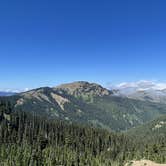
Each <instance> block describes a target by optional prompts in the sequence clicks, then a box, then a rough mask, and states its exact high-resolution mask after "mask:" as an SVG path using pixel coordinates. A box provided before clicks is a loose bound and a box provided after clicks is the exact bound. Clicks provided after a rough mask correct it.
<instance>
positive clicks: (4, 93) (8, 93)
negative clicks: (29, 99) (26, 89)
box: [0, 91, 16, 96]
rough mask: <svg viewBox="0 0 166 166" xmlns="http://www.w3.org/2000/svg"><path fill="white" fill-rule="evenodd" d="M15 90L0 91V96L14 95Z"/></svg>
mask: <svg viewBox="0 0 166 166" xmlns="http://www.w3.org/2000/svg"><path fill="white" fill-rule="evenodd" d="M15 94H16V93H15V92H2V91H0V96H12V95H15Z"/></svg>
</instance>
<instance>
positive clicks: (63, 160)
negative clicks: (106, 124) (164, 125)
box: [0, 101, 166, 166]
mask: <svg viewBox="0 0 166 166" xmlns="http://www.w3.org/2000/svg"><path fill="white" fill-rule="evenodd" d="M12 107H13V106H12V105H11V104H10V103H9V102H6V101H1V102H0V165H1V166H47V165H48V166H54V165H55V166H56V165H57V166H111V165H113V166H116V165H117V166H118V165H124V163H125V162H126V161H127V160H132V159H141V158H147V159H151V160H155V161H157V162H166V153H165V152H166V151H165V147H166V138H165V137H158V139H157V140H156V141H151V142H149V141H146V138H145V140H139V139H138V140H137V139H136V138H135V139H133V137H131V138H130V137H128V136H125V135H123V134H115V133H109V132H107V131H105V130H99V129H94V128H91V127H85V126H79V125H74V124H67V123H65V122H61V121H57V120H56V121H55V120H47V119H45V118H44V117H38V116H36V115H35V114H28V113H25V112H23V111H12V110H13V108H12Z"/></svg>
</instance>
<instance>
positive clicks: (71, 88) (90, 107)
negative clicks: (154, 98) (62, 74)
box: [8, 81, 166, 131]
mask: <svg viewBox="0 0 166 166" xmlns="http://www.w3.org/2000/svg"><path fill="white" fill-rule="evenodd" d="M8 99H10V100H13V101H14V108H15V109H16V110H18V109H21V110H23V111H31V112H34V113H35V114H38V115H41V116H48V117H49V118H57V119H61V120H66V121H68V122H70V123H72V122H77V123H83V124H89V125H93V126H96V127H101V128H105V129H108V130H115V131H122V130H127V129H130V128H132V127H135V126H138V125H140V124H144V123H145V122H148V121H150V120H152V119H155V118H157V117H159V116H161V115H164V114H166V105H165V104H158V103H151V102H148V101H140V100H134V99H129V98H124V97H119V96H115V95H114V92H113V91H110V90H107V89H105V88H103V87H102V86H100V85H98V84H94V83H88V82H83V81H80V82H74V83H70V84H64V85H60V86H57V87H53V88H50V87H43V88H38V89H34V90H31V91H28V92H24V93H21V94H18V95H16V96H12V97H9V98H8Z"/></svg>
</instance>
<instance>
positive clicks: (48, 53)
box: [0, 0, 166, 89]
mask: <svg viewBox="0 0 166 166" xmlns="http://www.w3.org/2000/svg"><path fill="white" fill-rule="evenodd" d="M165 8H166V1H165V0H159V1H157V0H125V1H124V0H70V1H69V0H60V1H57V0H47V1H46V0H14V1H13V0H5V1H0V75H1V79H0V89H5V88H6V89H7V88H11V89H24V88H36V87H41V86H55V85H58V84H61V83H65V82H73V81H78V80H84V81H89V82H97V83H100V84H102V85H106V84H108V83H109V84H118V83H121V82H130V81H138V80H157V81H161V82H166V77H165V73H166V67H165V66H166V46H165V45H166V21H165V20H166V10H165Z"/></svg>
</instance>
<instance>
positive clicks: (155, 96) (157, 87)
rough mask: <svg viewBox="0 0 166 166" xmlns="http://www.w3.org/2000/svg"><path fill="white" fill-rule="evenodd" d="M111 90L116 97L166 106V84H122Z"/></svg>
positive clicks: (140, 82)
mask: <svg viewBox="0 0 166 166" xmlns="http://www.w3.org/2000/svg"><path fill="white" fill-rule="evenodd" d="M113 89H114V94H115V95H116V96H122V97H128V98H132V99H137V100H143V101H150V102H158V103H164V104H166V84H161V83H160V84H159V83H158V84H157V83H154V82H150V81H139V82H133V83H122V84H120V85H118V86H116V87H114V88H113Z"/></svg>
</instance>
